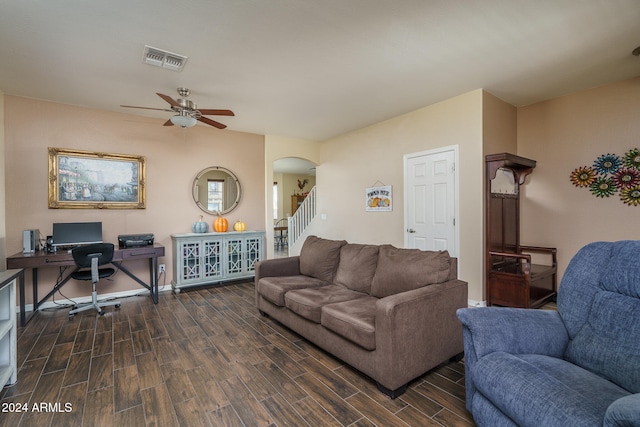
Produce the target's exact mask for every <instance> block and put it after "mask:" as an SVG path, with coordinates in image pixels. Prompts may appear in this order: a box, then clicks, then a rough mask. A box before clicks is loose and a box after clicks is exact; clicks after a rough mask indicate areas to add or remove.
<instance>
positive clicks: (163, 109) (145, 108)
mask: <svg viewBox="0 0 640 427" xmlns="http://www.w3.org/2000/svg"><path fill="white" fill-rule="evenodd" d="M121 107H124V108H140V109H142V110H158V111H171V112H172V111H173V110H170V109H168V108H152V107H137V106H135V105H121Z"/></svg>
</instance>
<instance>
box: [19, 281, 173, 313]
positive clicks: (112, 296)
mask: <svg viewBox="0 0 640 427" xmlns="http://www.w3.org/2000/svg"><path fill="white" fill-rule="evenodd" d="M170 290H171V285H162V286H160V287H159V289H158V292H168V291H170ZM135 295H150V294H149V291H148V290H146V289H131V290H129V291H121V292H113V293H110V294H98V301H102V300H111V299H117V298H126V297H131V296H135ZM85 302H91V296H90V295H89V296H84V297H77V298H73V301H71V300H70V299H67V298H61V299H58V298H56V302H53V301H47V302H44V303H42V304H41V305H40V307H38V309H48V308H60V305H65V304H82V303H85ZM24 310H25V312H30V311H33V304H26V305H25V307H24ZM16 313H20V305H18V306H16Z"/></svg>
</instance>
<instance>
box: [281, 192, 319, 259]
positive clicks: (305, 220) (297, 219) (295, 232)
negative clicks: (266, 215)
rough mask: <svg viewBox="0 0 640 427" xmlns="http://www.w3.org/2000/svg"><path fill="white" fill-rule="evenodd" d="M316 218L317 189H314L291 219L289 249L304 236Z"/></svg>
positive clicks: (288, 233) (288, 234)
mask: <svg viewBox="0 0 640 427" xmlns="http://www.w3.org/2000/svg"><path fill="white" fill-rule="evenodd" d="M315 216H316V187H313V188H312V189H311V191H309V194H308V195H307V197H305V199H304V200H303V201H302V203H301V204H300V206H299V207H298V210H296V212H295V213H294V214H293V216H290V217H289V223H288V226H289V230H288V232H287V237H288V240H289V242H288V243H289V248H291V247H292V246H293V245H294V244H295V243H296V240H298V238H299V237H300V236H301V235H302V233H303V232H304V230H305V229H306V228H307V226H308V225H309V224H310V223H311V221H313V218H315Z"/></svg>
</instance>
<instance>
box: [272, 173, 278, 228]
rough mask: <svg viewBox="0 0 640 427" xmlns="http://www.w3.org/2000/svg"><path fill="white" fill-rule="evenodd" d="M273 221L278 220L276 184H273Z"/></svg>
mask: <svg viewBox="0 0 640 427" xmlns="http://www.w3.org/2000/svg"><path fill="white" fill-rule="evenodd" d="M273 219H278V183H277V182H274V183H273Z"/></svg>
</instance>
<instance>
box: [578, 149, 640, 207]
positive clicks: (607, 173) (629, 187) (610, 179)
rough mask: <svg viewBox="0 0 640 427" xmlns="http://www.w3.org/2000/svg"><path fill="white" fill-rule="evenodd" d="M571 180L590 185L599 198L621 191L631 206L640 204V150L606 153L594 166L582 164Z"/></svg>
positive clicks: (621, 198) (592, 191) (581, 185)
mask: <svg viewBox="0 0 640 427" xmlns="http://www.w3.org/2000/svg"><path fill="white" fill-rule="evenodd" d="M569 179H570V180H571V183H572V184H573V185H575V186H576V187H579V188H588V189H589V191H590V192H591V194H593V195H594V196H596V197H601V198H605V197H610V196H613V195H614V194H616V193H618V192H619V193H620V200H621V201H622V202H623V203H625V204H627V205H629V206H638V205H640V150H638V149H637V148H633V149H631V150H629V151H628V152H626V153H625V154H624V155H623V156H618V155H616V154H610V153H607V154H603V155H601V156H600V157H598V158H597V159H596V160H595V161H594V162H593V166H580V167H578V168H576V169H574V170H573V172H571V174H570V176H569Z"/></svg>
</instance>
